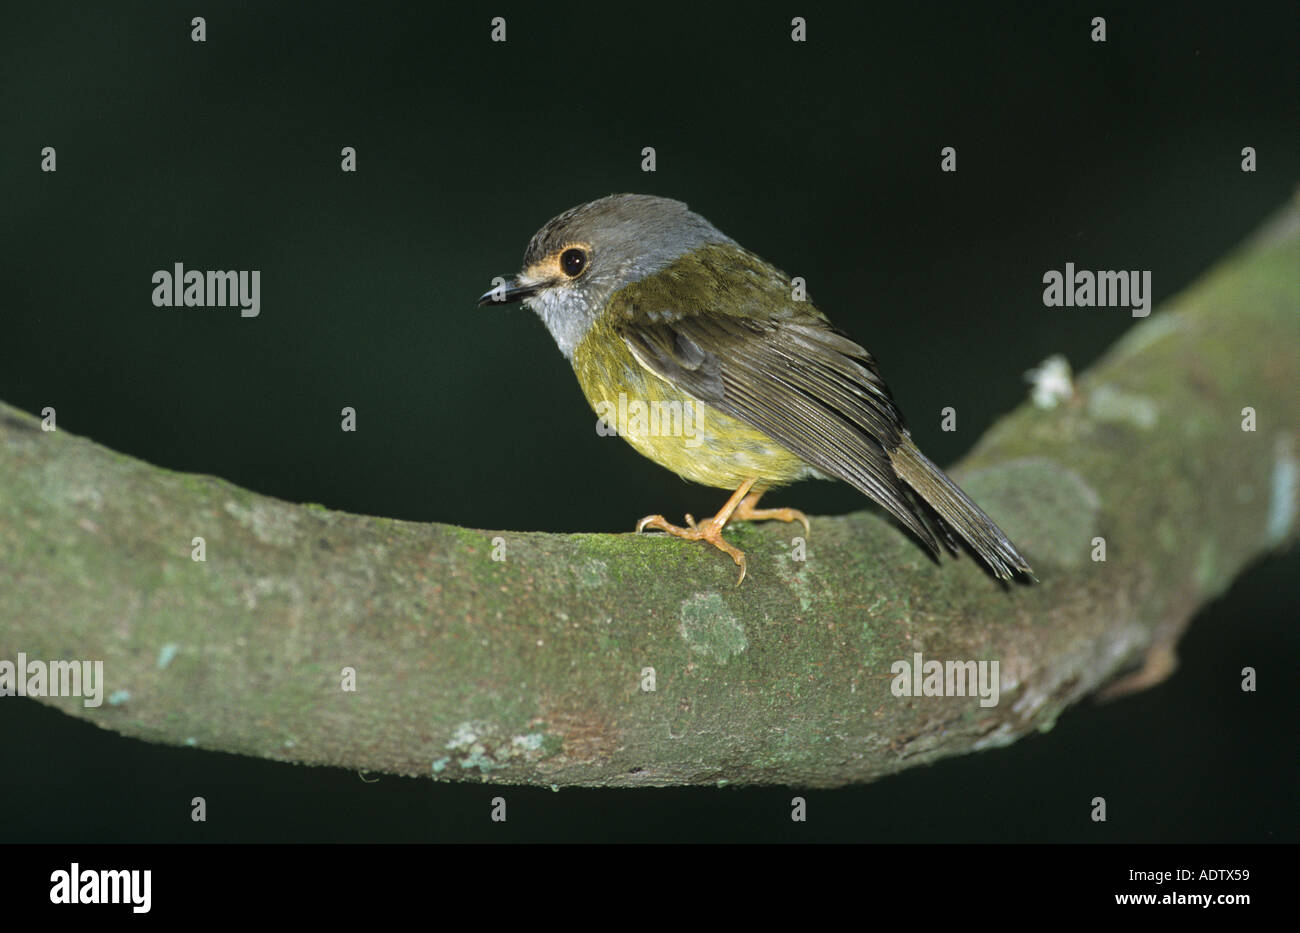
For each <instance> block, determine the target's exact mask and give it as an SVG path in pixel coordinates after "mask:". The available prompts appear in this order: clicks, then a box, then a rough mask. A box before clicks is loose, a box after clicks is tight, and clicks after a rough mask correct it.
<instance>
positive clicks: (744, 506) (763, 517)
mask: <svg viewBox="0 0 1300 933" xmlns="http://www.w3.org/2000/svg"><path fill="white" fill-rule="evenodd" d="M765 491H766V490H763V489H755V490H753V491H752V492H750V493H749V495H747V496H745V498H743V499H741V500H740V504H739V505H737V506H736V511H735V512H733V513H732V514H731V517H732V518H733V519H735V520H736V521H738V522H762V521H767V520H769V519H773V520H776V521H778V522H803V533H804V537H808V536H809V535H810V534H811V533H812V528H811V527H809V525H808V516H807V515H805V514H803V512H800V511H799V510H798V509H756V508H754V506H756V505H758V500H759V498H760V497H762V495H763V493H764V492H765ZM687 517H688V518H689V517H690V516H687Z"/></svg>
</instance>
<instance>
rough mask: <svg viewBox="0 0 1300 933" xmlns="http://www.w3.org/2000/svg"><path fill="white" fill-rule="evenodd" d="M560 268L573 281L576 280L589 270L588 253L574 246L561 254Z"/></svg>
mask: <svg viewBox="0 0 1300 933" xmlns="http://www.w3.org/2000/svg"><path fill="white" fill-rule="evenodd" d="M560 268H561V269H563V270H564V274H565V275H567V276H568V277H569V278H571V279H576V278H577V277H578V276H579V275H581V274H582V270H583V269H585V268H587V251H586V250H585V249H578V247H576V246H572V247H570V248H569V249H566V250H565V251H564V252H563V253H561V254H560Z"/></svg>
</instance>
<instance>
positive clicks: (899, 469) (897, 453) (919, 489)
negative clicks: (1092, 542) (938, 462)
mask: <svg viewBox="0 0 1300 933" xmlns="http://www.w3.org/2000/svg"><path fill="white" fill-rule="evenodd" d="M889 459H890V462H891V463H892V464H893V467H894V472H895V473H897V474H898V476H899V477H900V478H901V479H902V480H903V481H904V482H905V483H907V485H909V486H911V487H912V489H913V490H915V492H916V493H917V495H919V496H920V497H921V498H922V499H924V500H925V502H926V504H927V505H929V506H930V508H932V509H934V511H935V513H936V514H938V516H939V517H940V518H941V519H943V522H944V523H945V524H946V525H948V526H949V527H951V528H952V529H953V530H954V531H956V532H957V534H959V535H960V536H961V537H962V538H963V539H964V540H965V541H966V543H967V544H969V545H970V547H971V549H972V550H974V551H975V553H976V554H978V555H979V556H980V558H981V559H982V560H983V561H984V562H985V563H986V564H988V565H989V568H990V569H992V571H993V572H994V573H995V574H997V575H998V576H999V577H1000V578H1002V579H1003V580H1011V579H1013V578H1014V577H1016V576H1017V575H1020V574H1023V575H1024V576H1027V577H1029V578H1030V579H1031V580H1033V579H1036V578H1035V577H1034V571H1033V569H1032V568H1031V567H1030V566H1029V562H1028V561H1026V560H1025V559H1024V557H1022V556H1021V554H1020V552H1019V551H1017V550H1016V546H1015V545H1014V544H1012V543H1011V539H1010V538H1008V537H1007V536H1006V534H1005V533H1004V532H1003V531H1002V529H1001V528H999V527H998V526H997V525H996V524H995V523H994V521H993V519H991V518H989V517H988V516H987V515H985V514H984V511H983V510H982V509H981V508H980V507H979V506H978V505H976V504H975V503H974V502H972V501H971V500H970V497H969V496H967V495H966V493H964V492H962V491H961V489H960V488H958V486H957V484H956V483H954V482H953V481H952V480H950V479H949V478H948V477H947V476H946V475H945V474H944V472H943V471H942V470H940V469H939V468H938V467H937V466H935V465H934V464H933V463H932V462H931V461H930V459H929V458H928V457H926V456H925V454H923V453H921V451H920V450H918V449H917V446H916V445H915V444H914V443H912V439H911V438H910V437H908V436H907V435H906V434H904V435H903V441H902V443H901V444H899V445H898V446H897V447H895V448H894V449H893V450H890V451H889Z"/></svg>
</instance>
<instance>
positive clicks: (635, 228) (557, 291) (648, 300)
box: [478, 194, 1035, 586]
mask: <svg viewBox="0 0 1300 933" xmlns="http://www.w3.org/2000/svg"><path fill="white" fill-rule="evenodd" d="M510 302H522V303H523V304H524V305H525V306H526V307H528V308H529V309H531V310H532V311H533V312H535V313H536V314H537V315H538V317H540V318H541V320H542V322H543V323H544V324H545V326H546V329H547V330H548V331H549V333H550V335H551V337H552V338H553V339H554V341H555V343H556V345H557V346H558V348H559V350H560V352H561V353H562V354H563V355H564V357H565V358H566V359H567V360H568V361H569V362H570V364H571V365H572V367H573V371H574V374H575V375H576V377H577V379H578V384H579V385H580V386H581V388H582V392H583V394H584V396H585V397H586V399H587V401H588V402H589V403H590V404H591V406H592V408H593V409H595V410H596V411H597V412H598V413H602V412H603V413H605V415H608V413H609V412H611V411H612V410H618V409H617V406H618V405H619V404H620V400H621V401H622V404H623V406H624V407H623V409H622V411H626V410H627V407H628V405H629V404H630V405H631V406H632V407H633V408H635V407H636V405H637V404H638V403H640V405H641V406H642V407H641V408H640V409H639V411H640V412H641V413H642V414H644V413H645V412H646V411H651V412H654V411H661V412H663V411H666V412H673V413H675V412H677V411H682V412H685V413H687V414H689V415H692V416H693V417H692V418H691V421H692V424H691V427H692V428H693V430H692V431H691V432H686V431H684V430H682V425H683V423H684V421H683V420H674V419H671V418H670V419H668V420H669V421H672V422H673V428H674V429H673V430H664V429H663V425H662V424H660V425H658V426H657V427H658V428H659V429H658V430H655V429H654V428H655V427H656V425H655V424H654V421H653V419H651V420H650V422H649V424H647V423H646V420H645V419H644V418H642V419H641V420H640V421H639V422H638V423H636V424H620V425H619V426H618V427H619V428H620V429H621V430H619V431H618V432H617V433H620V434H621V435H622V436H623V437H624V439H625V440H627V441H628V443H630V444H631V445H632V446H633V447H634V448H635V449H636V450H637V451H638V452H640V453H641V454H643V455H645V456H646V457H648V458H649V459H651V460H653V461H654V462H656V463H658V464H660V465H661V466H664V467H666V468H667V469H669V470H672V471H673V472H675V473H677V474H678V475H679V476H681V477H683V478H685V479H688V480H691V481H693V482H696V483H701V484H703V485H706V486H712V487H716V488H721V489H727V490H732V494H731V496H730V498H728V499H727V501H726V503H725V504H724V505H723V506H722V508H721V509H720V510H719V511H718V513H717V514H716V515H714V516H712V517H711V518H707V519H704V520H702V521H698V522H697V521H696V520H695V519H694V517H693V516H691V515H687V516H686V525H685V526H684V527H683V526H678V525H674V524H672V523H670V522H669V521H668V520H667V519H665V518H664V516H663V515H647V516H645V517H644V518H642V519H641V520H640V521H639V522H637V525H636V531H637V533H641V532H644V531H646V530H657V531H662V532H665V533H667V534H669V535H672V536H674V537H678V538H683V539H688V540H698V541H706V542H708V543H709V544H711V545H713V546H714V547H716V548H718V549H719V550H721V551H723V552H725V553H726V554H727V555H728V556H730V557H731V558H732V560H733V561H734V562H735V563H736V565H737V566H739V568H740V576H739V579H738V580H737V581H736V585H737V586H739V585H740V583H742V582H743V581H744V579H745V575H746V571H747V560H746V557H745V554H744V552H742V551H741V550H740V549H739V548H737V547H736V546H735V545H733V544H731V542H729V541H727V540H726V539H725V538H724V537H723V536H722V531H723V529H724V528H725V527H726V525H727V524H728V522H734V521H761V520H777V521H784V522H795V521H798V522H800V523H801V524H802V525H803V527H804V531H805V534H808V533H809V531H810V530H811V529H810V523H809V522H808V518H807V516H806V515H804V514H803V513H802V512H801V511H799V510H797V509H792V508H758V502H759V500H760V498H761V497H762V496H763V495H764V494H765V493H767V492H768V491H769V490H772V489H775V488H779V487H782V486H785V485H787V484H789V483H792V482H795V481H798V480H802V479H808V478H816V479H837V480H841V481H843V482H845V483H848V484H849V485H850V486H852V487H854V488H855V489H857V490H858V491H859V492H861V493H863V494H864V495H865V496H867V498H869V499H870V500H872V501H873V502H875V503H877V504H878V505H879V506H881V507H882V508H883V509H885V511H887V512H888V513H889V514H890V515H892V516H893V517H894V519H895V520H897V521H898V522H899V523H900V524H901V525H902V526H903V527H904V528H905V529H907V531H909V532H910V533H911V534H912V535H914V536H915V537H916V538H917V539H918V540H919V541H920V542H921V543H922V544H923V545H924V546H925V547H926V548H927V550H928V551H929V552H930V553H931V554H932V555H934V557H935V558H936V559H937V558H938V556H939V554H940V553H941V551H940V545H941V544H942V546H943V547H946V548H947V549H948V550H949V551H951V552H952V553H954V554H955V553H958V540H959V539H960V540H961V541H964V542H965V543H966V545H967V546H968V547H969V548H970V549H971V550H972V551H973V552H974V553H975V554H976V555H978V557H979V558H980V559H981V560H982V561H983V562H984V563H985V564H986V565H987V566H988V568H989V570H991V571H992V573H993V574H994V575H995V576H996V577H997V578H998V579H999V580H1002V581H1011V580H1015V579H1022V580H1025V581H1027V582H1033V581H1034V580H1035V577H1034V573H1033V569H1032V568H1031V567H1030V565H1029V563H1028V561H1026V559H1025V558H1024V557H1023V556H1022V555H1021V553H1020V552H1019V551H1018V550H1017V549H1016V546H1015V545H1014V544H1013V543H1012V542H1011V540H1010V539H1009V538H1008V537H1007V535H1006V534H1005V533H1004V532H1003V531H1002V529H1001V528H999V527H998V526H997V524H996V523H995V522H994V521H993V520H992V519H991V518H989V516H988V515H986V514H985V513H984V511H983V510H981V509H980V508H979V506H977V505H976V504H975V503H974V502H972V501H971V499H970V497H969V496H967V495H966V493H964V492H963V491H962V490H961V489H960V488H959V487H958V486H957V484H956V483H954V482H953V481H952V480H951V479H950V478H949V477H948V476H947V475H946V474H945V473H944V472H943V471H942V470H941V469H939V467H937V466H936V465H935V464H934V463H933V462H931V461H930V460H929V458H927V457H926V456H925V455H924V454H923V453H921V451H920V449H919V448H918V447H917V445H916V443H915V442H914V441H913V439H912V436H911V433H910V432H909V431H908V428H907V425H906V423H905V422H904V419H903V415H902V413H901V412H900V410H899V408H898V405H897V404H896V403H895V401H894V397H893V394H892V393H891V392H890V390H889V387H888V386H887V385H886V384H885V381H884V379H883V377H882V376H881V374H880V368H879V366H878V365H877V363H876V360H875V358H874V357H873V356H872V355H871V354H870V353H869V352H868V351H867V350H866V349H865V348H863V347H862V346H861V345H859V344H858V343H855V342H854V341H853V340H852V339H850V338H849V337H848V336H847V335H846V334H845V333H843V332H842V331H840V330H838V329H837V328H835V327H834V326H833V325H832V324H831V322H830V320H829V319H828V318H827V316H826V315H825V314H823V313H822V312H821V311H820V310H818V308H817V307H816V306H815V305H814V304H813V303H812V301H811V300H810V299H808V298H807V297H806V296H804V295H802V294H801V293H800V289H799V288H797V287H796V285H795V283H794V282H793V280H792V279H791V278H790V277H789V276H788V275H786V274H785V273H784V272H782V271H781V270H779V269H778V268H776V267H775V266H773V265H771V264H770V263H768V262H767V261H765V260H763V259H761V258H760V257H759V256H757V255H755V254H754V253H752V252H750V251H749V250H747V249H745V248H744V247H742V246H740V245H739V244H738V243H736V241H734V240H733V239H731V238H730V237H728V236H726V235H725V234H723V233H722V232H721V231H719V230H718V229H717V228H716V227H714V226H713V224H711V223H710V222H709V221H708V220H706V219H705V218H704V217H702V216H700V215H699V214H697V213H695V212H693V211H691V210H690V209H689V208H688V207H687V205H686V204H685V203H683V202H681V201H677V200H673V199H670V198H664V197H657V196H653V195H644V194H614V195H609V196H608V197H603V198H599V199H596V200H593V201H590V202H587V203H585V204H580V205H578V206H577V207H573V208H571V209H569V210H567V211H564V212H563V213H561V214H559V215H558V216H556V217H554V218H552V219H551V220H550V221H548V222H547V223H546V224H545V225H544V226H543V227H542V228H541V229H540V230H538V231H537V233H536V234H535V235H534V236H533V237H532V239H531V240H530V241H529V243H528V247H527V249H526V250H525V252H524V259H523V265H522V268H521V270H520V271H519V273H518V274H517V275H515V276H514V277H513V278H509V279H506V278H500V279H498V280H497V284H496V285H495V287H494V288H492V289H490V290H489V291H487V292H486V293H484V294H483V295H482V296H481V297H480V298H479V299H478V304H479V306H480V307H482V306H485V305H499V304H502V303H510ZM627 400H631V402H630V403H629V402H628V401H627ZM621 420H623V421H629V422H630V420H631V419H621Z"/></svg>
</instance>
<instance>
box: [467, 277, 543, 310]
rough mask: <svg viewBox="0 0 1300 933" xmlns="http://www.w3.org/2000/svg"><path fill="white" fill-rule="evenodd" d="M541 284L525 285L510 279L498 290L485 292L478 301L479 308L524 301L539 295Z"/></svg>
mask: <svg viewBox="0 0 1300 933" xmlns="http://www.w3.org/2000/svg"><path fill="white" fill-rule="evenodd" d="M540 287H541V283H538V282H533V283H525V282H521V281H520V280H519V279H517V278H514V279H509V280H508V281H506V282H505V283H503V284H501V285H498V286H497V287H496V288H493V289H489V290H488V291H486V292H484V293H483V294H482V295H481V296H480V297H479V300H478V306H479V307H480V308H481V307H483V306H484V305H490V304H509V303H510V302H512V301H523V300H524V299H526V298H531V297H533V295H535V294H537V290H538V288H540Z"/></svg>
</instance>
